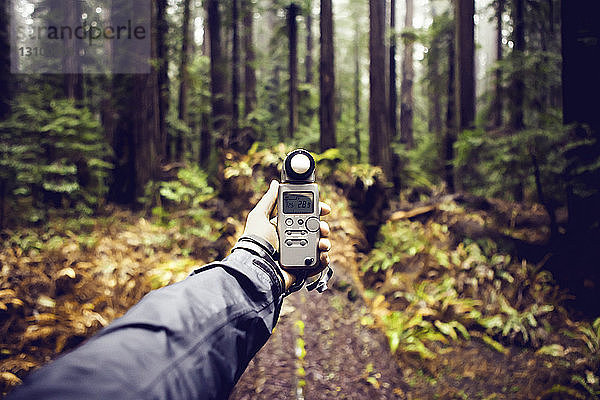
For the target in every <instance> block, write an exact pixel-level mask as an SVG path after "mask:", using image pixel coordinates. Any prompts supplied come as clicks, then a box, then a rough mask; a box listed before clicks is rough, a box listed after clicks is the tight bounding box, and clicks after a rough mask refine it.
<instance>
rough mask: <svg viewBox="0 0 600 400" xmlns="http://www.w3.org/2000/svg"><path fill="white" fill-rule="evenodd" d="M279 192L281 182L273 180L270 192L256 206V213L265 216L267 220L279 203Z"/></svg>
mask: <svg viewBox="0 0 600 400" xmlns="http://www.w3.org/2000/svg"><path fill="white" fill-rule="evenodd" d="M278 191H279V182H277V181H275V180H273V181H271V185H270V186H269V190H267V193H265V194H264V196H263V197H262V199H260V201H259V202H258V203H257V204H256V207H254V209H255V210H256V212H259V213H260V214H262V215H265V216H266V217H267V218H268V217H269V215H270V214H271V211H273V207H275V203H276V202H277V192H278Z"/></svg>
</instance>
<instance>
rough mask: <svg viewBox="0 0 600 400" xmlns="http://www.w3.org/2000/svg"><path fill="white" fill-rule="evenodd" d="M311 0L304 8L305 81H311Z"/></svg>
mask: <svg viewBox="0 0 600 400" xmlns="http://www.w3.org/2000/svg"><path fill="white" fill-rule="evenodd" d="M312 24H313V23H312V1H311V0H308V1H307V9H306V56H305V57H304V67H305V68H306V83H308V84H309V85H310V84H312V82H313V56H312V53H313V35H312Z"/></svg>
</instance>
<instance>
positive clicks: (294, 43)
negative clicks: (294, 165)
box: [287, 2, 300, 138]
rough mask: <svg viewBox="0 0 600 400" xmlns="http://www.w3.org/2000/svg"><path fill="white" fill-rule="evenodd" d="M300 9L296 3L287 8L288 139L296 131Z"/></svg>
mask: <svg viewBox="0 0 600 400" xmlns="http://www.w3.org/2000/svg"><path fill="white" fill-rule="evenodd" d="M299 10H300V8H299V7H298V6H297V5H296V3H293V2H292V3H291V4H290V5H289V6H288V7H287V33H288V44H289V58H288V68H289V75H290V80H289V86H288V112H289V120H288V137H289V138H293V137H294V132H296V129H298V23H297V21H296V17H297V16H298V11H299Z"/></svg>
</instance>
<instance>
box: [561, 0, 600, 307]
mask: <svg viewBox="0 0 600 400" xmlns="http://www.w3.org/2000/svg"><path fill="white" fill-rule="evenodd" d="M561 15H562V55H563V65H562V68H563V70H562V78H563V121H564V123H565V124H569V125H571V124H572V126H573V129H572V131H571V132H570V138H571V141H572V142H579V145H578V146H576V147H574V148H573V149H572V150H570V151H569V152H567V153H566V158H567V163H568V165H569V167H567V168H566V171H565V176H566V179H567V187H568V192H567V196H568V197H567V206H568V211H569V213H568V214H569V221H568V226H567V243H566V244H567V246H565V250H564V254H563V255H562V257H561V259H559V260H558V262H557V264H558V265H559V266H561V267H562V268H563V270H562V271H561V274H559V275H558V278H562V279H563V280H569V281H571V282H570V286H571V287H574V289H575V290H574V293H575V294H576V295H577V300H578V301H579V302H580V304H582V305H583V306H585V308H586V311H588V312H589V315H590V316H594V317H595V316H596V314H597V311H598V302H599V301H600V299H599V297H600V296H599V294H600V291H598V287H599V285H600V270H599V269H598V268H597V265H598V249H599V248H600V246H599V244H600V207H598V204H600V168H598V166H597V162H598V161H597V160H599V159H600V112H598V102H597V101H591V100H590V99H595V98H597V96H598V93H600V75H599V74H598V71H600V25H599V24H598V4H597V2H593V1H592V2H590V1H586V0H562V1H561ZM590 283H591V284H590Z"/></svg>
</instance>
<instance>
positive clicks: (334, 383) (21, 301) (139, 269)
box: [0, 188, 597, 400]
mask: <svg viewBox="0 0 600 400" xmlns="http://www.w3.org/2000/svg"><path fill="white" fill-rule="evenodd" d="M325 192H326V195H327V197H328V201H329V202H330V203H331V204H333V205H334V207H333V212H332V214H331V216H329V217H327V218H326V220H327V221H328V222H329V224H330V226H331V228H332V236H331V239H332V242H333V244H334V246H333V249H332V254H331V259H332V264H333V266H334V268H335V275H334V278H333V280H332V283H331V285H330V286H331V289H330V290H328V291H326V292H324V293H323V294H318V293H312V292H311V293H307V292H306V291H304V290H302V291H301V292H299V293H295V294H293V295H291V296H290V297H288V298H287V299H286V301H285V304H284V307H283V310H282V313H281V317H280V321H279V323H278V325H277V327H276V329H275V332H274V334H273V336H272V338H271V339H270V340H269V342H268V343H267V345H266V346H265V347H264V348H263V349H262V350H261V351H260V352H259V353H258V355H257V356H256V357H255V358H254V360H253V361H252V362H251V363H250V365H249V367H248V369H247V370H246V372H245V373H244V375H243V376H242V378H241V380H240V382H239V383H238V385H237V386H236V388H235V389H234V392H233V394H232V395H231V399H235V400H241V399H329V398H344V399H369V398H373V399H396V398H398V399H566V398H580V399H583V398H586V396H585V395H583V394H582V393H585V392H584V391H582V390H581V386H578V390H573V389H571V388H573V387H574V384H572V376H573V375H574V374H575V373H576V372H577V373H578V374H579V375H581V374H585V373H588V372H590V371H585V367H584V366H580V367H579V368H578V367H574V365H577V363H579V364H581V365H584V364H585V362H586V361H585V360H583V361H581V360H582V357H581V356H580V355H579V354H580V353H581V351H580V350H579V349H580V348H581V345H580V344H577V345H576V344H574V339H573V338H569V337H567V336H565V335H561V334H559V330H558V329H554V330H551V332H550V333H547V334H546V335H545V337H544V344H549V343H553V346H555V347H553V349H554V350H556V352H559V353H561V355H562V356H564V357H560V358H555V357H552V356H550V355H548V354H547V353H544V354H541V353H539V352H538V351H537V349H538V348H539V347H540V346H539V345H538V346H530V345H523V344H519V343H518V342H515V343H511V342H510V341H508V342H506V341H505V342H503V345H500V344H499V343H498V342H496V341H492V340H486V339H485V338H487V336H486V335H485V334H483V332H481V331H478V330H477V329H471V328H469V331H470V332H471V334H472V335H471V338H470V340H461V339H460V337H459V338H458V339H456V340H452V341H448V340H441V341H434V342H432V343H429V344H428V346H429V349H430V350H433V351H434V352H435V353H436V355H435V357H432V358H431V359H423V358H420V357H418V356H417V355H416V354H414V353H407V352H405V351H404V349H402V348H401V347H400V348H398V351H397V352H396V354H393V353H392V352H391V351H390V342H389V332H388V331H386V329H385V326H384V324H382V322H381V321H382V319H381V312H382V311H381V307H382V304H386V305H387V307H388V308H390V309H394V308H399V307H400V308H401V305H402V302H401V301H398V302H397V303H394V302H393V300H392V297H393V296H395V295H397V293H398V291H397V290H396V291H395V292H390V293H386V284H385V282H383V283H382V282H381V281H378V279H379V278H380V277H381V274H379V275H377V274H375V275H373V274H369V272H365V270H364V268H363V265H364V263H365V260H366V258H367V256H366V255H365V254H362V253H361V252H360V251H359V250H360V248H361V247H362V246H363V244H361V243H364V241H365V239H364V234H363V229H362V228H361V225H360V223H359V222H358V221H357V220H356V219H355V218H354V216H353V215H352V212H351V211H350V206H349V205H348V201H347V200H346V199H345V198H344V197H343V195H342V193H341V191H339V190H337V191H336V189H332V188H330V189H327V190H326V191H325ZM255 197H256V196H255ZM255 199H256V198H253V200H255ZM241 202H242V203H243V202H244V201H241ZM246 204H248V202H246ZM250 204H252V202H250ZM211 207H213V208H214V209H218V208H222V204H221V205H220V206H211ZM428 207H429V208H428ZM442 208H443V207H442ZM497 208H498V207H497ZM446 209H447V207H446ZM401 212H404V211H401ZM432 212H433V213H435V210H434V209H433V207H430V206H423V208H420V209H419V212H418V213H417V214H418V215H428V216H429V217H428V218H436V219H439V220H440V221H441V220H444V218H446V217H447V215H446V216H444V215H445V214H444V215H441V214H440V215H435V214H433V215H432V214H431V213H432ZM239 213H240V214H243V212H242V211H241V209H240V211H239ZM444 213H446V211H444ZM539 214H540V213H539V212H538V211H535V210H533V211H531V213H530V215H529V216H530V217H532V218H534V219H535V218H537V216H539ZM418 215H417V217H418ZM453 215H454V214H453ZM238 216H239V215H238ZM407 216H411V217H414V215H412V214H411V212H410V211H409V214H392V216H391V218H392V219H393V218H396V219H398V218H405V217H407ZM213 217H214V218H218V219H224V220H225V221H221V222H219V223H218V224H217V225H215V226H217V228H215V232H212V233H211V232H204V233H203V235H204V236H205V238H203V239H199V238H197V237H196V238H195V239H190V235H186V234H185V233H182V229H181V227H166V226H162V225H161V224H159V223H156V221H154V222H151V221H148V220H147V219H145V218H142V217H140V216H139V215H134V214H131V213H129V212H126V211H122V210H118V209H111V210H108V211H107V212H106V213H105V215H104V216H103V217H101V218H97V219H95V222H94V224H93V225H92V226H89V227H88V228H86V233H85V234H83V233H78V234H74V233H73V231H71V229H69V228H68V226H67V225H65V223H63V222H59V223H57V224H55V225H54V228H50V229H46V230H44V231H41V230H22V231H14V232H8V231H6V232H4V233H3V234H2V235H3V237H2V239H3V241H2V248H1V251H0V266H1V276H0V279H1V280H0V337H1V338H2V339H1V343H0V345H1V349H0V383H1V385H2V387H1V393H2V396H3V395H5V394H6V393H8V392H9V391H10V390H11V389H12V388H13V387H14V385H18V384H19V383H20V382H21V380H22V379H24V378H25V376H27V375H28V373H29V372H30V371H31V370H33V369H35V368H37V367H39V366H40V365H42V364H44V363H47V362H49V361H50V360H51V359H53V358H54V357H56V356H57V355H58V354H60V353H61V352H63V351H67V350H69V349H72V348H74V347H76V346H77V345H78V344H79V343H81V342H82V341H83V340H85V339H86V338H87V337H89V336H91V335H92V334H93V333H94V332H96V331H97V330H98V329H100V328H101V327H102V326H105V325H107V324H108V323H109V322H110V321H111V320H112V319H114V318H116V317H118V316H120V315H122V314H123V313H124V312H125V311H126V310H127V309H128V308H129V307H130V306H131V305H133V304H135V303H136V302H137V301H138V300H139V299H140V298H141V297H142V296H143V295H144V294H145V293H147V292H148V291H150V290H151V289H153V288H156V287H160V286H162V285H165V284H168V283H171V282H174V281H177V280H179V279H183V278H184V277H185V276H186V275H187V273H188V272H189V271H190V270H192V269H193V268H194V266H195V265H199V264H202V263H205V262H208V261H211V260H212V259H215V258H218V257H222V256H224V255H225V254H226V252H227V251H228V249H229V248H230V247H231V246H232V245H233V242H234V240H235V238H236V237H237V236H239V234H241V230H242V228H243V226H242V224H241V222H239V221H238V219H239V218H237V219H234V218H231V215H230V216H229V217H227V216H223V218H219V215H218V212H217V213H213ZM462 218H463V217H459V218H458V219H459V220H460V221H458V222H461V223H459V224H454V225H452V224H451V221H446V222H447V223H448V224H450V225H452V226H453V227H454V228H453V229H458V230H468V231H469V232H470V234H472V235H473V234H476V233H477V232H475V231H477V229H479V228H477V227H476V226H475V227H474V225H473V224H472V223H471V222H472V220H468V219H465V220H464V221H463V219H462ZM455 222H456V221H455ZM513 233H514V232H513ZM517 236H518V235H517ZM530 236H532V237H534V236H535V235H534V234H533V232H532V233H531V235H530ZM417 256H418V254H417ZM442 263H443V262H442ZM421 264H423V263H421ZM419 268H421V270H420V271H419V272H418V273H414V271H413V272H411V271H410V268H409V270H407V271H400V272H399V273H403V274H404V275H399V276H403V277H405V278H406V279H407V280H408V279H409V277H410V276H412V278H410V279H413V283H415V284H416V283H418V282H419V281H420V280H425V278H424V276H425V277H429V278H431V276H433V275H432V274H434V272H435V271H433V270H430V269H427V268H425V267H424V265H421V266H420V267H419ZM392 270H393V268H390V269H389V270H388V271H392ZM388 275H390V274H389V273H388ZM434 275H435V274H434ZM378 277H379V278H378ZM429 278H427V279H429ZM374 291H377V292H378V293H383V294H380V295H375V296H374V295H373V293H374ZM394 293H395V294H394ZM390 296H391V297H390ZM382 299H383V300H382ZM387 301H389V303H387ZM398 304H399V305H398ZM386 312H387V313H389V312H391V311H389V310H388V311H386ZM440 329H441V328H440ZM386 334H387V335H386ZM500 339H501V338H498V340H500ZM409 340H410V339H409ZM490 343H492V344H491V345H490ZM596 345H597V344H596ZM582 368H583V370H582ZM592 372H593V371H592ZM590 373H591V372H590ZM584 376H585V375H584ZM594 379H595V375H594V374H593V373H592V374H591V375H589V374H588V383H589V384H590V385H591V384H595V382H594V381H593V380H594ZM557 384H558V385H560V386H556V385H557ZM582 385H585V382H583V383H582ZM590 390H591V389H590ZM590 393H591V392H590ZM590 398H593V397H590Z"/></svg>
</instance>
